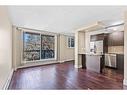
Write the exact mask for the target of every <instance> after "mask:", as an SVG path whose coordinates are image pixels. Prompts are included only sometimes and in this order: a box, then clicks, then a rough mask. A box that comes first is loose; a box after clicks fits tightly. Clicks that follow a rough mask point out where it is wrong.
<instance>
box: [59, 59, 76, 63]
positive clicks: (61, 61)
mask: <svg viewBox="0 0 127 95" xmlns="http://www.w3.org/2000/svg"><path fill="white" fill-rule="evenodd" d="M73 60H74V59H69V60H62V61H59V62H60V63H64V62H67V61H73Z"/></svg>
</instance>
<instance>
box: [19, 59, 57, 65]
mask: <svg viewBox="0 0 127 95" xmlns="http://www.w3.org/2000/svg"><path fill="white" fill-rule="evenodd" d="M55 60H56V58H50V59H41V60H33V61H22V62H21V63H22V64H27V63H36V62H45V61H55Z"/></svg>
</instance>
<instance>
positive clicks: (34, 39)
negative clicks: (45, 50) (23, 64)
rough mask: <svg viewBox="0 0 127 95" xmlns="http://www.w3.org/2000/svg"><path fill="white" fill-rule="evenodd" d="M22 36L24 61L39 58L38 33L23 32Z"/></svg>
mask: <svg viewBox="0 0 127 95" xmlns="http://www.w3.org/2000/svg"><path fill="white" fill-rule="evenodd" d="M23 35H24V36H23V38H24V53H23V54H24V56H23V58H24V61H32V60H40V34H35V33H28V32H25V33H24V34H23Z"/></svg>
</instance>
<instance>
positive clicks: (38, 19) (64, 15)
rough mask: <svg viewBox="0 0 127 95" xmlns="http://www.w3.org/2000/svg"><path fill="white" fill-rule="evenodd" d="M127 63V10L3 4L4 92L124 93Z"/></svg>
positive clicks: (0, 64) (0, 51)
mask: <svg viewBox="0 0 127 95" xmlns="http://www.w3.org/2000/svg"><path fill="white" fill-rule="evenodd" d="M126 63H127V6H118V5H112V6H111V5H103V6H99V5H96V6H95V5H91V6H90V5H84V6H80V5H79V6H76V5H73V6H72V5H66V6H65V5H61V6H58V5H0V89H1V90H9V91H15V90H54V91H56V90H83V91H84V90H87V91H88V90H120V91H121V90H126V89H127V64H126ZM47 92H48V91H47ZM75 95H76V94H75Z"/></svg>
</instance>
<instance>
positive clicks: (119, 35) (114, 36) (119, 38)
mask: <svg viewBox="0 0 127 95" xmlns="http://www.w3.org/2000/svg"><path fill="white" fill-rule="evenodd" d="M108 45H109V46H122V45H124V32H123V31H121V32H113V33H110V34H109V35H108Z"/></svg>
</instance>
